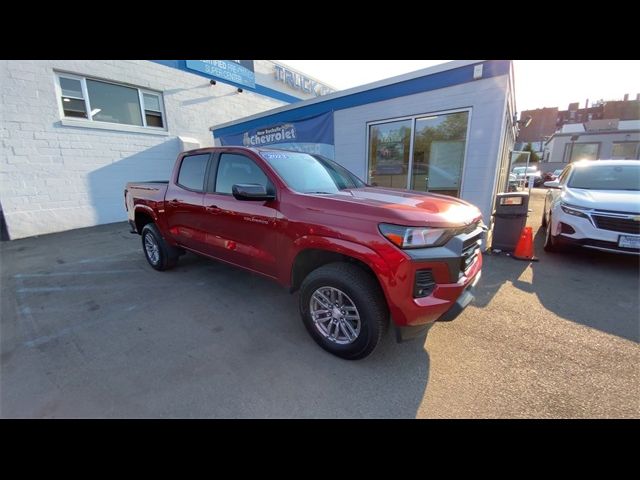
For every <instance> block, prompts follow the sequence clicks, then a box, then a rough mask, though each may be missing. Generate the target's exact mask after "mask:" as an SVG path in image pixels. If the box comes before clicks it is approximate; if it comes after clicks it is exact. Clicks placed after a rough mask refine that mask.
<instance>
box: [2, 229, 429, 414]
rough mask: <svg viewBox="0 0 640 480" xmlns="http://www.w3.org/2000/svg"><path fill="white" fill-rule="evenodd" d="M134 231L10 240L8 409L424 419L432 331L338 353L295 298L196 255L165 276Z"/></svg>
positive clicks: (5, 315)
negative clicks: (325, 345) (309, 325)
mask: <svg viewBox="0 0 640 480" xmlns="http://www.w3.org/2000/svg"><path fill="white" fill-rule="evenodd" d="M126 228H127V227H126V224H124V223H120V224H114V225H105V226H102V227H95V228H92V229H85V230H82V231H70V232H64V233H60V234H52V235H48V236H47V237H46V240H44V239H41V238H40V239H39V238H31V239H25V240H16V241H13V242H11V243H10V244H5V245H4V246H3V263H4V265H3V267H4V268H3V270H2V284H3V302H2V328H3V333H4V335H3V341H2V355H3V362H2V380H1V385H2V388H1V389H0V390H1V391H2V399H1V401H2V412H1V414H2V416H3V417H7V418H8V417H28V418H34V417H35V418H41V417H49V418H78V417H84V418H94V417H98V418H103V417H109V418H112V417H116V418H209V417H217V418H365V417H366V418H414V417H415V416H416V412H417V411H418V408H419V406H420V404H421V403H422V399H423V397H424V394H425V389H426V386H427V382H428V379H429V356H428V354H427V352H426V351H425V348H424V342H423V341H413V342H407V343H404V344H396V343H395V339H394V337H393V331H392V330H391V329H390V331H389V332H388V334H387V335H386V336H385V337H384V338H383V340H382V342H381V344H380V345H379V346H378V349H377V350H376V351H375V352H374V353H373V354H372V355H371V356H370V357H368V358H366V359H363V360H360V361H353V362H351V361H346V360H342V359H339V358H337V357H334V356H332V355H330V354H329V353H327V352H325V351H324V350H322V349H321V348H320V347H318V346H317V345H316V344H315V342H313V340H312V339H311V338H310V336H309V335H308V333H307V331H306V330H305V328H304V326H303V324H302V321H301V320H300V316H299V313H298V304H297V301H298V297H297V294H294V295H290V294H289V293H288V292H287V291H286V290H284V289H283V288H281V287H280V286H279V285H277V284H276V283H274V282H272V281H270V280H268V279H265V278H262V277H260V276H258V275H254V274H251V273H249V272H245V271H242V270H240V269H238V268H235V267H231V266H228V265H226V264H222V263H219V262H215V261H209V260H207V259H204V258H201V257H198V256H196V255H193V254H187V255H185V256H184V257H182V258H181V259H180V262H179V263H178V265H177V267H176V268H175V269H174V270H171V271H167V272H156V271H155V270H153V269H152V268H151V267H150V266H149V265H148V264H147V263H146V260H145V259H144V256H143V254H142V250H141V245H140V239H139V237H137V236H135V235H130V234H128V233H127V230H126ZM96 252H99V253H98V254H97V255H96ZM5 297H6V298H5ZM9 297H11V298H9ZM4 300H7V301H4ZM5 354H6V355H5ZM25 379H28V380H25Z"/></svg>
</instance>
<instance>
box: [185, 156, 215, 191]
mask: <svg viewBox="0 0 640 480" xmlns="http://www.w3.org/2000/svg"><path fill="white" fill-rule="evenodd" d="M208 160H209V154H208V153H204V154H200V155H189V156H188V157H184V158H183V159H182V163H181V164H180V171H179V172H178V185H180V186H181V187H184V188H187V189H189V190H197V191H199V192H201V191H202V190H203V187H204V174H205V172H206V170H207V161H208Z"/></svg>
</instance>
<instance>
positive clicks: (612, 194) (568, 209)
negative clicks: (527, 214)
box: [542, 160, 640, 255]
mask: <svg viewBox="0 0 640 480" xmlns="http://www.w3.org/2000/svg"><path fill="white" fill-rule="evenodd" d="M544 185H545V186H546V187H549V190H548V192H547V195H546V197H545V201H544V210H543V214H542V226H543V227H546V235H545V243H544V249H545V250H546V251H548V252H555V251H559V250H562V249H564V248H566V247H568V246H582V247H586V248H594V249H597V250H605V251H609V252H618V253H627V254H633V255H640V161H638V160H583V161H580V162H576V163H572V164H570V165H569V166H568V167H567V168H566V169H565V170H564V171H563V173H562V175H561V176H560V178H559V179H558V180H554V181H550V182H545V184H544Z"/></svg>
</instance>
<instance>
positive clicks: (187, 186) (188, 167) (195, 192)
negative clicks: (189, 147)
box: [165, 153, 211, 250]
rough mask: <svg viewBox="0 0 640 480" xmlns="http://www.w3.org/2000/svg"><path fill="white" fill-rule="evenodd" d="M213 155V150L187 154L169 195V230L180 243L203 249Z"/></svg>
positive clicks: (166, 207) (166, 202)
mask: <svg viewBox="0 0 640 480" xmlns="http://www.w3.org/2000/svg"><path fill="white" fill-rule="evenodd" d="M210 158H211V154H210V153H199V154H193V155H185V156H183V157H182V158H181V159H180V165H179V167H178V171H177V174H176V176H175V178H174V179H173V181H171V182H169V186H168V188H167V193H166V195H165V215H166V219H167V226H168V228H169V233H170V234H171V236H172V237H173V238H174V239H175V240H176V241H177V242H178V243H179V244H180V245H183V246H185V247H187V248H191V249H194V250H201V249H202V248H203V245H204V238H205V236H204V232H203V230H202V217H203V215H204V208H203V205H202V202H203V197H204V183H205V178H206V173H207V169H208V167H209V161H210Z"/></svg>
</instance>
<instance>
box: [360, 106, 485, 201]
mask: <svg viewBox="0 0 640 480" xmlns="http://www.w3.org/2000/svg"><path fill="white" fill-rule="evenodd" d="M463 112H467V130H466V136H465V141H464V153H463V156H462V167H461V171H460V185H459V186H458V196H457V197H455V198H462V195H463V191H464V187H465V168H466V165H467V156H468V152H469V139H470V137H469V133H470V132H471V117H472V116H473V107H470V106H469V107H460V108H451V109H448V110H435V111H431V112H425V113H418V114H409V115H401V116H397V117H388V118H382V119H378V120H372V121H368V122H365V128H366V133H365V152H366V153H365V155H366V157H365V178H366V182H367V184H369V182H370V181H371V179H370V178H369V170H370V168H371V159H370V158H369V156H370V151H369V137H370V131H371V126H372V125H378V124H382V123H390V122H395V121H401V120H410V121H411V133H410V135H411V137H410V138H411V141H410V144H409V165H408V169H407V186H406V187H404V189H406V190H410V189H411V178H412V175H413V161H414V159H413V146H414V142H415V126H416V121H417V120H420V119H421V118H425V117H432V116H440V115H450V114H453V113H463ZM436 193H437V192H436Z"/></svg>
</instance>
